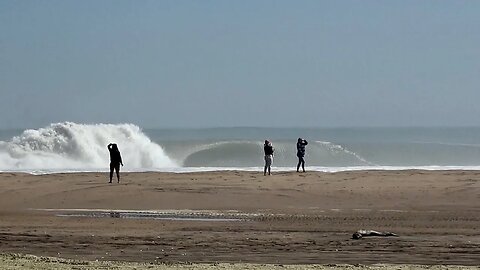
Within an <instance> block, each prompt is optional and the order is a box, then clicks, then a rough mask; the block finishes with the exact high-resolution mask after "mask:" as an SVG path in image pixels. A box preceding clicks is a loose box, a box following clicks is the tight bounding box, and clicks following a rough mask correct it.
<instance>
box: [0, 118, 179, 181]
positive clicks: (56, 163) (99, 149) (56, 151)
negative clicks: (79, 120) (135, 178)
mask: <svg viewBox="0 0 480 270" xmlns="http://www.w3.org/2000/svg"><path fill="white" fill-rule="evenodd" d="M110 142H115V143H117V144H118V146H119V149H120V151H121V153H122V156H123V158H124V160H123V163H124V164H125V169H127V170H128V169H130V170H135V169H140V168H153V169H155V168H163V167H176V164H174V162H172V161H171V160H170V159H169V158H168V156H167V155H166V154H165V153H164V151H163V149H162V147H160V146H159V145H158V144H156V143H153V142H152V141H151V140H150V139H149V138H148V137H147V136H146V135H145V134H144V133H143V132H142V131H141V130H140V128H139V127H138V126H135V125H132V124H118V125H114V124H94V125H86V124H76V123H71V122H66V123H56V124H51V125H50V126H48V127H45V128H41V129H37V130H25V131H24V132H23V133H22V134H21V135H19V136H16V137H13V138H12V139H11V140H10V141H6V142H5V141H0V170H3V171H28V172H36V171H38V172H55V171H81V170H82V171H85V170H86V171H88V170H93V171H95V170H97V169H99V168H105V167H108V163H109V153H108V150H107V147H106V146H107V144H108V143H110Z"/></svg>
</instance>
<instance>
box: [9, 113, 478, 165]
mask: <svg viewBox="0 0 480 270" xmlns="http://www.w3.org/2000/svg"><path fill="white" fill-rule="evenodd" d="M12 133H15V132H12V131H3V132H2V131H0V171H3V172H27V173H33V174H41V173H57V172H101V171H106V170H107V169H108V164H109V153H108V150H107V145H108V144H109V143H112V142H113V143H117V144H118V146H119V149H120V151H121V153H122V158H123V161H124V164H125V166H124V167H123V168H122V171H130V172H143V171H161V172H198V171H216V170H246V171H262V170H263V167H262V166H263V140H264V139H269V140H272V141H273V144H274V147H275V158H274V170H276V171H293V170H295V165H296V162H297V158H296V155H295V142H296V139H297V137H300V136H302V137H304V138H306V139H307V140H308V141H309V145H308V146H307V155H306V161H307V169H308V170H310V171H324V172H338V171H349V170H404V169H425V170H451V169H456V170H479V169H480V166H479V164H480V129H478V128H360V129H359V128H337V129H334V128H331V129H325V128H324V129H321V128H317V129H315V128H215V129H150V130H142V129H141V128H140V127H139V126H137V125H134V124H78V123H73V122H63V123H53V124H50V125H48V126H46V127H43V128H39V129H27V130H23V131H19V132H18V134H15V135H13V136H11V134H12Z"/></svg>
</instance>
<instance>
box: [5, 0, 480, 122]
mask: <svg viewBox="0 0 480 270" xmlns="http://www.w3.org/2000/svg"><path fill="white" fill-rule="evenodd" d="M478 14H480V2H478V1H434V0H428V1H400V2H392V1H353V0H351V1H301V2H297V1H241V2H224V1H202V2H197V1H181V2H179V1H147V0H146V1H126V0H118V1H109V0H107V1H93V0H86V1H60V0H51V1H1V2H0V33H2V35H1V36H0V94H1V95H2V98H1V99H0V114H2V117H1V119H0V129H11V128H14V129H24V128H40V127H44V126H47V125H48V124H50V123H57V122H65V121H71V122H75V123H133V124H135V125H138V126H140V127H142V128H204V127H205V128H213V127H320V128H321V127H326V128H328V127H333V128H335V127H477V126H480V117H478V116H479V115H480V106H479V105H478V102H479V100H480V91H478V90H479V86H480V76H478V73H479V71H480V47H479V46H478V44H480V16H478Z"/></svg>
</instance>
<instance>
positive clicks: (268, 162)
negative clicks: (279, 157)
mask: <svg viewBox="0 0 480 270" xmlns="http://www.w3.org/2000/svg"><path fill="white" fill-rule="evenodd" d="M263 151H264V152H265V168H264V169H263V175H267V169H268V175H270V174H271V173H270V168H271V166H272V162H273V152H274V151H275V149H274V148H273V146H272V143H271V142H269V141H268V140H265V144H264V145H263Z"/></svg>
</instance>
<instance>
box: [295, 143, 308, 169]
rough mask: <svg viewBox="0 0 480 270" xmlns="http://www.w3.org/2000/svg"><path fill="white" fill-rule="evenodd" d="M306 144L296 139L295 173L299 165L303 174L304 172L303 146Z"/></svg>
mask: <svg viewBox="0 0 480 270" xmlns="http://www.w3.org/2000/svg"><path fill="white" fill-rule="evenodd" d="M307 144H308V142H307V141H306V140H304V139H302V138H298V141H297V157H298V164H297V172H298V171H299V170H300V165H302V169H303V172H305V159H303V158H304V157H305V145H307Z"/></svg>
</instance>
